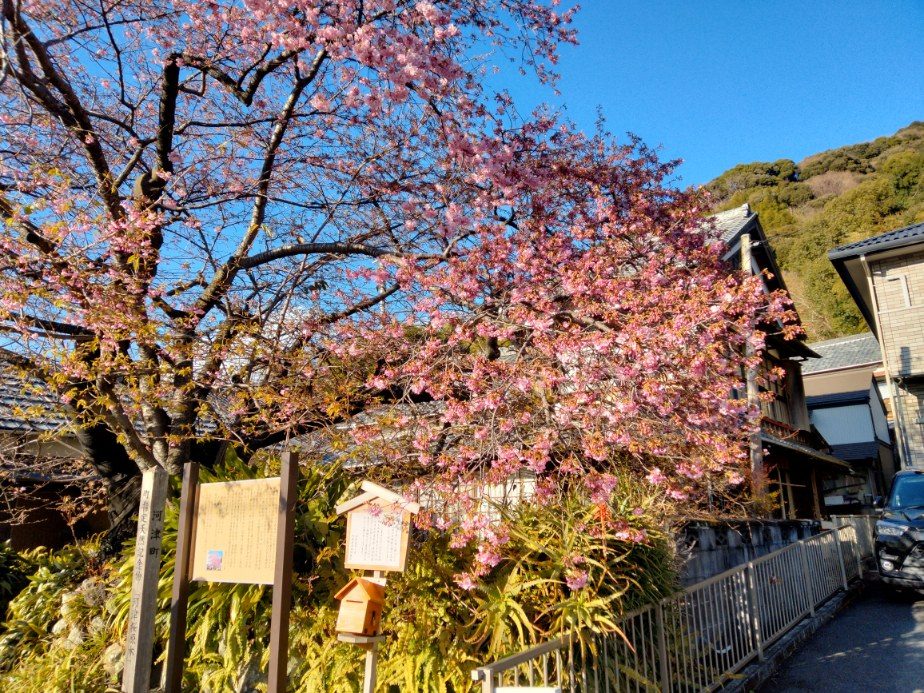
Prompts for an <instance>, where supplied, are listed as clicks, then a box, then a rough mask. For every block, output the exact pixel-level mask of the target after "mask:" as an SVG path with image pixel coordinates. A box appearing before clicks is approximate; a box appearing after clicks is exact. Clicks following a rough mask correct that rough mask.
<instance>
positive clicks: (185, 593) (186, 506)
mask: <svg viewBox="0 0 924 693" xmlns="http://www.w3.org/2000/svg"><path fill="white" fill-rule="evenodd" d="M198 489H199V464H198V463H197V462H187V463H186V466H185V468H184V470H183V490H182V492H181V493H180V517H179V524H178V526H177V535H176V565H175V566H174V569H173V598H172V600H171V602H170V640H169V643H168V645H167V670H166V676H165V679H164V688H165V690H166V691H167V693H180V690H181V688H182V685H183V661H184V658H185V657H186V608H187V605H188V603H189V564H190V554H191V553H192V540H193V530H194V529H195V525H196V498H197V496H198Z"/></svg>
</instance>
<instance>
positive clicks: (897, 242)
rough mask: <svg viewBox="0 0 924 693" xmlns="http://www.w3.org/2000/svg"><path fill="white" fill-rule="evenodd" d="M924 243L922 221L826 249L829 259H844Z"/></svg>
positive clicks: (923, 225)
mask: <svg viewBox="0 0 924 693" xmlns="http://www.w3.org/2000/svg"><path fill="white" fill-rule="evenodd" d="M916 243H924V223H921V224H912V225H911V226H906V227H904V228H902V229H896V230H895V231H889V232H888V233H883V234H880V235H879V236H873V237H872V238H864V239H863V240H862V241H857V242H856V243H848V244H847V245H842V246H839V247H837V248H835V249H834V250H830V251H828V257H829V258H830V259H831V260H839V259H846V258H850V257H857V256H859V255H862V254H864V253H874V252H879V251H881V250H890V249H892V248H901V247H902V246H906V245H914V244H916Z"/></svg>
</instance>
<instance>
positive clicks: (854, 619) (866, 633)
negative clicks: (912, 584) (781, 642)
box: [760, 585, 924, 693]
mask: <svg viewBox="0 0 924 693" xmlns="http://www.w3.org/2000/svg"><path fill="white" fill-rule="evenodd" d="M760 691H761V693H775V692H776V691H818V692H819V693H821V692H823V693H860V692H863V693H865V692H866V691H884V692H885V691H888V692H890V693H891V692H895V693H899V692H900V693H921V692H924V597H921V596H919V595H915V594H901V595H893V594H891V593H890V592H888V591H887V590H885V589H884V588H883V587H882V586H880V585H871V586H869V588H868V589H867V591H866V593H865V594H864V595H863V596H862V597H861V598H860V599H859V600H858V601H857V602H855V603H854V604H852V605H851V606H850V607H848V608H847V609H846V610H844V611H843V612H842V613H841V614H839V615H838V616H837V617H836V618H835V619H834V620H832V621H831V622H830V623H828V624H826V625H825V626H824V627H823V628H821V629H820V630H819V631H818V632H817V633H816V634H815V635H814V636H813V637H812V638H811V639H810V640H809V641H808V642H806V643H805V644H804V645H803V646H802V648H801V649H800V650H799V651H798V652H796V654H794V655H793V656H792V657H791V658H790V659H789V660H788V661H787V662H786V663H785V664H784V665H783V667H782V668H781V669H780V671H779V672H777V674H776V675H775V676H773V678H771V679H770V680H769V681H767V683H765V684H764V685H763V686H762V687H761V688H760Z"/></svg>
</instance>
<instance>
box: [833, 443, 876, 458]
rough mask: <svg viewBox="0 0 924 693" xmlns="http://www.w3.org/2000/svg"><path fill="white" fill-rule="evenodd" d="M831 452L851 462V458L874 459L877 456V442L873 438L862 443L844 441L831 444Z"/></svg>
mask: <svg viewBox="0 0 924 693" xmlns="http://www.w3.org/2000/svg"><path fill="white" fill-rule="evenodd" d="M831 452H833V453H834V456H835V457H839V458H840V459H842V460H847V461H848V462H851V461H853V460H875V459H878V458H879V443H877V442H876V441H875V440H870V441H866V442H863V443H844V444H843V445H832V446H831Z"/></svg>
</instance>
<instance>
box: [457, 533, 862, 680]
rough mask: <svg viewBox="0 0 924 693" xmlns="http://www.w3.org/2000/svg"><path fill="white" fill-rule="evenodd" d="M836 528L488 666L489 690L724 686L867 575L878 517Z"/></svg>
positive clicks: (477, 674)
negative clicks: (598, 627) (593, 628)
mask: <svg viewBox="0 0 924 693" xmlns="http://www.w3.org/2000/svg"><path fill="white" fill-rule="evenodd" d="M832 520H833V523H834V524H835V526H836V529H830V530H826V531H823V532H822V533H820V534H817V535H815V536H813V537H809V538H807V539H803V540H801V541H798V542H796V543H794V544H790V545H789V546H786V547H784V548H782V549H780V550H778V551H775V552H773V553H770V554H767V555H765V556H761V557H760V558H756V559H754V560H753V561H750V562H748V563H746V564H742V565H740V566H738V567H735V568H732V569H731V570H728V571H726V572H724V573H720V574H719V575H716V576H714V577H712V578H709V579H708V580H705V581H703V582H700V583H697V584H695V585H692V586H690V587H688V588H687V589H685V590H684V591H683V592H681V593H679V594H677V595H675V596H673V597H668V598H666V599H664V600H662V601H660V602H659V603H657V604H652V605H650V606H647V607H644V608H642V609H639V610H637V611H634V612H632V613H630V614H627V615H626V616H625V617H624V618H622V620H621V621H620V629H621V632H614V633H592V634H590V633H588V634H585V635H584V636H583V637H577V636H563V637H560V638H556V639H554V640H550V641H548V642H545V643H542V644H539V645H536V646H535V647H532V648H530V649H528V650H525V651H523V652H520V653H518V654H515V655H512V656H510V657H505V658H504V659H501V660H498V661H496V662H494V663H493V664H488V665H486V666H483V667H479V668H478V669H475V670H474V671H473V672H472V678H473V679H474V680H475V681H480V682H481V684H482V691H483V693H500V692H506V691H510V692H511V693H512V691H515V690H517V688H520V689H521V690H524V691H528V690H530V689H532V690H534V691H556V690H560V691H562V692H563V693H591V692H593V693H598V692H601V691H603V692H607V693H608V692H610V691H684V692H686V691H714V690H717V689H719V688H720V687H721V686H722V685H723V684H725V683H727V682H728V681H729V680H730V679H731V678H732V677H733V676H734V675H735V674H736V673H737V672H738V671H740V670H741V669H742V668H744V666H745V665H746V664H747V663H749V662H750V661H751V660H753V659H754V658H755V657H756V658H758V659H763V658H764V652H765V650H766V648H767V647H768V646H770V645H771V644H773V643H774V642H775V641H776V640H778V639H779V638H780V637H782V636H783V635H785V634H786V633H787V632H788V631H789V630H791V629H792V628H793V627H794V626H795V625H796V624H798V623H799V622H800V621H801V620H802V619H804V618H806V617H807V616H810V615H814V613H815V609H816V608H817V607H818V606H819V605H821V604H822V603H823V602H825V601H826V600H828V599H829V598H831V597H832V596H834V594H836V593H837V592H839V591H841V590H846V589H848V586H849V583H850V581H851V580H854V579H858V578H860V577H861V575H862V570H863V561H864V559H866V558H868V557H870V556H872V555H873V528H874V525H875V518H872V517H870V518H867V517H866V516H840V517H835V518H832Z"/></svg>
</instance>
